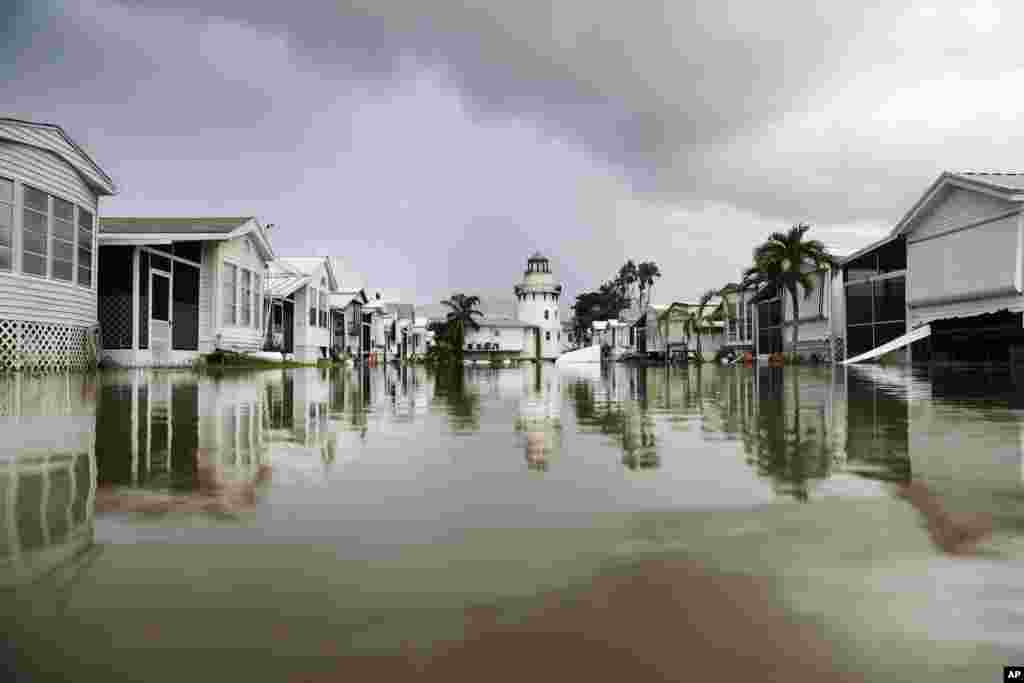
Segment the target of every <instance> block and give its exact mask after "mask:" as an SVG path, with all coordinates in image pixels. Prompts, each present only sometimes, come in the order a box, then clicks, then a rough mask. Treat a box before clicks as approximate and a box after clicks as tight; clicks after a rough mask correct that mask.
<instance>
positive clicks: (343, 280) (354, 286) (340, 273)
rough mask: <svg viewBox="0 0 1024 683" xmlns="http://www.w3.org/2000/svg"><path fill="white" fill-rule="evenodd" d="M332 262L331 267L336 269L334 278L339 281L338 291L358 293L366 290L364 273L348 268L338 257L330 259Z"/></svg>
mask: <svg viewBox="0 0 1024 683" xmlns="http://www.w3.org/2000/svg"><path fill="white" fill-rule="evenodd" d="M328 258H330V260H331V267H332V268H333V269H334V278H335V279H336V280H337V281H338V289H339V290H345V291H356V290H362V289H366V278H365V277H363V274H362V273H359V272H356V271H354V270H352V269H351V268H349V267H348V265H347V264H346V263H345V261H344V260H342V259H340V258H338V257H337V256H330V257H328Z"/></svg>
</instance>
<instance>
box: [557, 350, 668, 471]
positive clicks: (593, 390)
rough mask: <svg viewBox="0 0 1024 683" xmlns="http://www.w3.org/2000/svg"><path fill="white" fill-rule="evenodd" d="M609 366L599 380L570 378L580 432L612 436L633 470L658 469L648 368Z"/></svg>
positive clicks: (628, 466) (624, 461) (622, 458)
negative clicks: (649, 394) (620, 369)
mask: <svg viewBox="0 0 1024 683" xmlns="http://www.w3.org/2000/svg"><path fill="white" fill-rule="evenodd" d="M617 370H618V368H614V367H613V368H606V371H605V373H604V374H603V375H602V377H601V381H600V382H599V383H594V382H588V381H585V380H583V379H581V378H575V377H574V378H571V379H570V380H569V381H570V382H571V385H570V395H571V396H572V398H573V403H574V407H575V412H576V423H577V426H578V427H579V429H580V431H583V432H594V431H596V432H598V433H600V434H604V435H606V436H610V437H612V439H613V440H614V442H615V443H616V444H617V445H618V447H619V448H620V449H621V450H622V456H621V462H622V464H623V465H624V466H625V467H627V468H628V469H630V470H646V469H656V468H657V467H658V466H659V465H660V464H661V460H660V459H659V457H658V452H657V445H656V437H655V432H654V421H653V418H652V415H651V413H650V410H649V405H650V401H649V397H648V377H649V375H648V371H647V369H646V368H631V367H623V368H622V370H623V371H624V372H617Z"/></svg>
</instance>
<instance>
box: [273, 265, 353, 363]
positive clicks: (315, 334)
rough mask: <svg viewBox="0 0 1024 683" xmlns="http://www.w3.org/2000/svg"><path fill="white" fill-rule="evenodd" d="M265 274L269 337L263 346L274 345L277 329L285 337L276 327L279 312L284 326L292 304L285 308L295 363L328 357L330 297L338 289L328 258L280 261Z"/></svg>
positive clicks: (285, 334) (330, 330) (330, 328)
mask: <svg viewBox="0 0 1024 683" xmlns="http://www.w3.org/2000/svg"><path fill="white" fill-rule="evenodd" d="M268 275H269V277H268V278H267V287H268V289H267V295H268V298H269V300H270V306H271V315H270V320H271V327H270V328H268V330H267V332H268V335H270V336H268V337H267V338H266V339H264V344H265V347H266V345H267V344H268V343H270V344H271V345H273V343H274V342H276V339H275V338H274V335H275V334H277V333H278V330H279V329H280V330H281V332H283V336H285V337H287V334H288V332H287V331H284V330H283V327H282V328H279V327H278V320H279V317H278V313H279V312H281V313H282V315H281V317H280V320H281V321H282V326H283V324H284V321H285V319H286V316H285V315H284V313H285V311H284V309H285V308H286V306H287V305H288V304H291V305H290V306H287V307H289V308H291V310H292V315H291V330H290V332H291V334H292V341H293V344H292V345H291V346H292V347H293V348H292V349H291V350H292V352H294V354H295V360H297V361H300V362H305V363H312V362H315V361H316V360H318V359H321V358H327V357H328V356H329V354H330V349H331V346H332V340H331V337H332V325H331V303H330V297H331V293H332V292H335V291H337V289H338V282H337V280H336V279H335V277H334V268H333V265H332V263H331V259H330V258H327V257H326V256H312V257H301V258H298V257H289V258H279V259H277V260H276V261H275V262H274V263H273V264H272V265H271V266H270V268H269V270H268ZM274 350H280V349H274Z"/></svg>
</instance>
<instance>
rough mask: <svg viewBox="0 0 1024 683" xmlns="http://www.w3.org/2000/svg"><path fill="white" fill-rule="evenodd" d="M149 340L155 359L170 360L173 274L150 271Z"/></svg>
mask: <svg viewBox="0 0 1024 683" xmlns="http://www.w3.org/2000/svg"><path fill="white" fill-rule="evenodd" d="M149 293H150V306H149V341H150V348H151V349H152V350H153V359H154V360H159V361H165V362H166V361H168V360H170V351H171V274H170V273H168V272H165V271H162V270H152V269H151V270H150V271H149Z"/></svg>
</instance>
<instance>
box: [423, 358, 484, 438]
mask: <svg viewBox="0 0 1024 683" xmlns="http://www.w3.org/2000/svg"><path fill="white" fill-rule="evenodd" d="M434 402H435V403H441V404H442V405H443V406H444V409H445V415H446V416H447V417H448V425H449V426H450V427H451V429H452V431H454V432H475V431H478V430H479V429H480V395H479V394H478V393H477V392H476V391H475V390H474V389H473V388H472V387H469V386H467V384H466V372H465V370H464V369H463V368H461V367H455V368H441V369H439V370H438V373H437V376H436V377H435V381H434Z"/></svg>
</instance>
